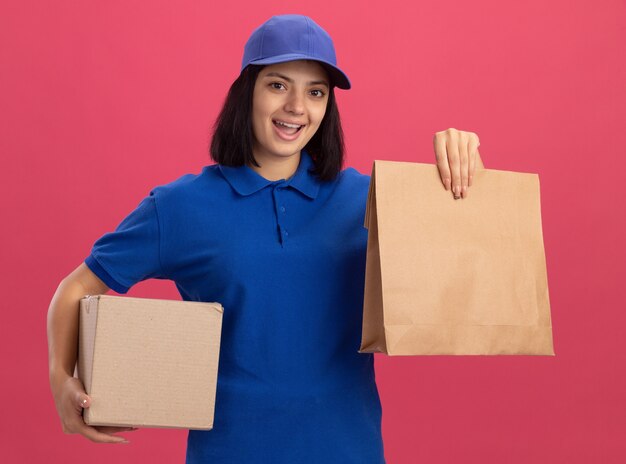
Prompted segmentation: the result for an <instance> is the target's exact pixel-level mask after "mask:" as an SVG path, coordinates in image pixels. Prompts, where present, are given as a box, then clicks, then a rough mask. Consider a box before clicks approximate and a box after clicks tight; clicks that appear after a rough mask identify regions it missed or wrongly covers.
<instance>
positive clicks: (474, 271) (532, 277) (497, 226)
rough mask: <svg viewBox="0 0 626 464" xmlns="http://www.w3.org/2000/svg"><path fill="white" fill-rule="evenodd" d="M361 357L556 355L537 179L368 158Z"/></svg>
mask: <svg viewBox="0 0 626 464" xmlns="http://www.w3.org/2000/svg"><path fill="white" fill-rule="evenodd" d="M365 227H366V228H367V229H369V231H368V244H367V264H366V276H365V301H364V312H363V333H362V339H361V347H360V349H359V352H360V353H372V352H381V353H386V354H389V355H417V354H422V355H433V354H448V355H469V354H532V355H554V349H553V345H552V324H551V318H550V303H549V298H548V284H547V275H546V262H545V254H544V248H543V234H542V230H541V211H540V198H539V177H538V176H537V174H530V173H517V172H509V171H496V170H491V169H477V170H476V172H475V175H474V180H473V183H472V187H471V188H470V189H469V194H468V197H467V198H464V199H459V200H454V199H453V198H452V194H451V192H449V191H446V190H445V189H444V188H443V185H442V183H441V181H440V178H439V173H438V170H437V167H436V166H435V165H431V164H421V163H407V162H395V161H375V162H374V166H373V168H372V177H371V182H370V188H369V196H368V203H367V210H366V215H365Z"/></svg>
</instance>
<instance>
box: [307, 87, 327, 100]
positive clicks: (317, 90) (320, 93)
mask: <svg viewBox="0 0 626 464" xmlns="http://www.w3.org/2000/svg"><path fill="white" fill-rule="evenodd" d="M311 92H313V93H315V92H318V94H317V95H313V96H314V97H319V98H322V97H323V96H324V95H326V94H325V93H324V91H323V90H319V89H315V90H311Z"/></svg>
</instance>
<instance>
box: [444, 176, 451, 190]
mask: <svg viewBox="0 0 626 464" xmlns="http://www.w3.org/2000/svg"><path fill="white" fill-rule="evenodd" d="M443 186H444V187H445V188H446V190H448V189H449V188H450V179H447V178H446V179H444V180H443Z"/></svg>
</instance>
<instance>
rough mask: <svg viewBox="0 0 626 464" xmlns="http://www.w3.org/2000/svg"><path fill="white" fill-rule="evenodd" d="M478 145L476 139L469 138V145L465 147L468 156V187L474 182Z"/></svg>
mask: <svg viewBox="0 0 626 464" xmlns="http://www.w3.org/2000/svg"><path fill="white" fill-rule="evenodd" d="M478 145H480V142H479V141H478V137H470V139H469V145H468V147H467V151H468V154H469V177H468V181H467V185H468V186H470V187H471V186H472V183H473V182H474V171H475V170H476V157H477V153H478Z"/></svg>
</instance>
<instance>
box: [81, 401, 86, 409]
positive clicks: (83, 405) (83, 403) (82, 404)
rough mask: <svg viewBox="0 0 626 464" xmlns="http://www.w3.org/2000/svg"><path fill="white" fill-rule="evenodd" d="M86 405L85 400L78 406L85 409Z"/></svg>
mask: <svg viewBox="0 0 626 464" xmlns="http://www.w3.org/2000/svg"><path fill="white" fill-rule="evenodd" d="M86 404H87V400H86V399H84V400H83V402H82V403H80V405H81V406H82V407H83V408H84V407H85V405H86Z"/></svg>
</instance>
